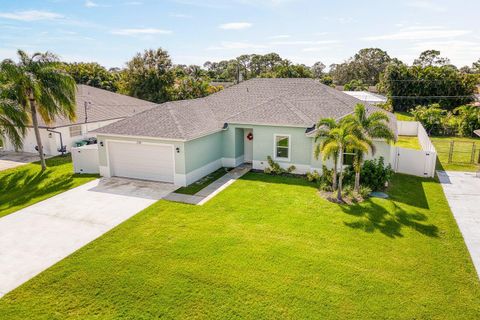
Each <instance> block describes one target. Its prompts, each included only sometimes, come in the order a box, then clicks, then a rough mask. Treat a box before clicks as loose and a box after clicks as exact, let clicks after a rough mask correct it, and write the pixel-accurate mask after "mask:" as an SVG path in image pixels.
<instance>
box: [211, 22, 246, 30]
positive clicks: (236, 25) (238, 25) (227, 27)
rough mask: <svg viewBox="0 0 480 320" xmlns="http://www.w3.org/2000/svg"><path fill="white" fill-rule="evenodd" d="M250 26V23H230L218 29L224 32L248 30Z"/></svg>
mask: <svg viewBox="0 0 480 320" xmlns="http://www.w3.org/2000/svg"><path fill="white" fill-rule="evenodd" d="M251 26H252V24H251V23H250V22H230V23H224V24H221V25H219V26H218V27H219V28H220V29H224V30H242V29H247V28H250V27H251Z"/></svg>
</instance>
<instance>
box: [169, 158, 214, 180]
mask: <svg viewBox="0 0 480 320" xmlns="http://www.w3.org/2000/svg"><path fill="white" fill-rule="evenodd" d="M221 167H222V159H217V160H215V161H212V162H210V163H208V164H206V165H204V166H203V167H200V168H198V169H195V170H193V171H190V172H189V173H187V174H186V177H185V183H186V185H187V186H188V185H190V184H192V183H194V182H195V181H197V180H199V179H201V178H203V177H205V176H206V175H207V174H209V173H212V172H213V171H215V170H218V169H220V168H221ZM175 184H176V183H175Z"/></svg>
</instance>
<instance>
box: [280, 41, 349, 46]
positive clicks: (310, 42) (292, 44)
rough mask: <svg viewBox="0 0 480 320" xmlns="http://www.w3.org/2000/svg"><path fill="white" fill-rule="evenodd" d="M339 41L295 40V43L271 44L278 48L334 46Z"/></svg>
mask: <svg viewBox="0 0 480 320" xmlns="http://www.w3.org/2000/svg"><path fill="white" fill-rule="evenodd" d="M336 43H340V40H295V41H273V42H271V44H273V45H279V46H302V45H321V44H336Z"/></svg>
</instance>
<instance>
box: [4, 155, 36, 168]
mask: <svg viewBox="0 0 480 320" xmlns="http://www.w3.org/2000/svg"><path fill="white" fill-rule="evenodd" d="M39 159H40V158H39V157H38V154H36V153H28V152H10V151H0V171H2V170H6V169H10V168H15V167H18V166H22V165H24V164H27V163H30V162H34V161H38V160H39Z"/></svg>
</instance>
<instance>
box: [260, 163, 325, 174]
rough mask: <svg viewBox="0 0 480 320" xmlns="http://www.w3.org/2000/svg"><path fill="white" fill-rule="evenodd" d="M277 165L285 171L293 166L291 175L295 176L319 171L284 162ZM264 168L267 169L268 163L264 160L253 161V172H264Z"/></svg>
mask: <svg viewBox="0 0 480 320" xmlns="http://www.w3.org/2000/svg"><path fill="white" fill-rule="evenodd" d="M278 164H279V165H280V167H282V168H283V169H285V170H286V169H288V167H290V166H295V171H294V172H293V173H297V174H305V173H307V172H311V171H313V170H317V171H319V169H318V168H312V167H311V166H310V165H308V164H295V163H285V162H284V163H282V162H279V163H278ZM266 167H268V162H267V161H266V160H265V161H259V160H253V162H252V168H253V169H255V170H264V169H265V168H266ZM320 171H321V169H320ZM320 171H319V172H320Z"/></svg>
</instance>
